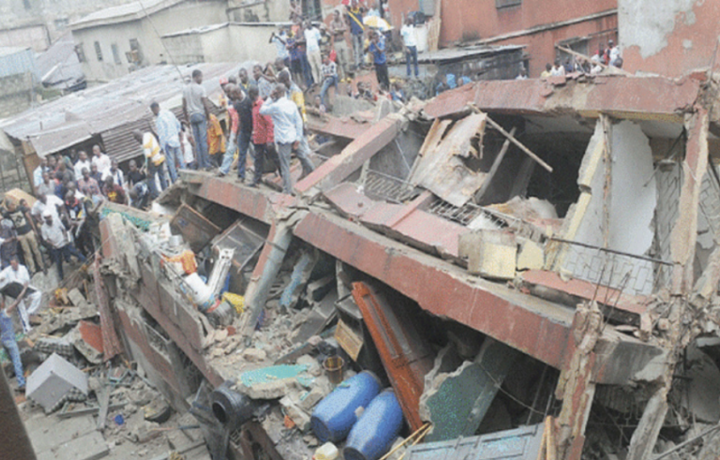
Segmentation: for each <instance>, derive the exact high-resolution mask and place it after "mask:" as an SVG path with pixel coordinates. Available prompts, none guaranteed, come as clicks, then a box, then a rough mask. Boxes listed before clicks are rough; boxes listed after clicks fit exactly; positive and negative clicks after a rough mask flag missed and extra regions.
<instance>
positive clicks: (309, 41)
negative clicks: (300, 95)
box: [304, 21, 322, 84]
mask: <svg viewBox="0 0 720 460" xmlns="http://www.w3.org/2000/svg"><path fill="white" fill-rule="evenodd" d="M304 35H305V50H306V53H307V58H308V62H310V68H311V69H312V76H313V80H315V83H317V84H320V82H322V79H321V77H322V74H321V73H320V70H321V69H320V68H321V66H322V57H321V56H320V39H321V38H322V36H321V35H320V31H319V30H318V28H317V27H315V26H314V25H313V24H312V23H311V22H310V21H308V22H307V23H306V24H305V33H304Z"/></svg>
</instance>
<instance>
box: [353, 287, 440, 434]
mask: <svg viewBox="0 0 720 460" xmlns="http://www.w3.org/2000/svg"><path fill="white" fill-rule="evenodd" d="M352 295H353V298H354V299H355V302H356V303H357V305H358V307H360V311H361V312H362V315H363V320H364V321H365V325H366V326H367V328H368V331H369V332H370V335H371V336H372V338H373V342H374V343H375V347H376V348H377V350H378V353H379V354H380V359H381V360H382V362H383V365H384V366H385V370H386V371H387V374H388V377H389V378H390V383H391V384H392V386H393V388H394V389H395V395H396V396H397V397H398V401H399V402H400V406H401V407H402V409H403V413H404V414H405V418H406V419H407V420H408V422H409V423H410V427H411V428H412V431H415V430H418V429H419V428H420V427H421V426H422V425H423V421H422V419H421V418H420V412H419V402H420V396H421V395H422V392H423V388H424V387H425V382H424V379H425V374H427V373H428V372H430V370H431V369H432V367H433V360H434V354H433V352H432V349H431V348H430V347H429V344H428V343H427V341H425V340H423V338H422V337H421V336H420V333H419V331H418V330H417V329H416V328H415V327H414V325H413V324H412V321H411V320H410V319H411V315H408V314H407V311H406V309H405V308H404V306H402V305H393V306H390V305H389V304H388V301H387V300H386V299H385V297H384V296H383V295H382V294H381V293H379V292H378V291H377V289H375V288H373V287H371V286H369V285H367V284H365V283H361V282H358V283H353V292H352Z"/></svg>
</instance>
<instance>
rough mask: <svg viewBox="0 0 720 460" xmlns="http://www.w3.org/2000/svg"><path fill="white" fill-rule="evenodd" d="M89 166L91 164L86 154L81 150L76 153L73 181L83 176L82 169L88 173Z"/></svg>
mask: <svg viewBox="0 0 720 460" xmlns="http://www.w3.org/2000/svg"><path fill="white" fill-rule="evenodd" d="M91 164H92V163H91V162H90V160H88V157H87V153H85V152H84V151H82V150H81V151H80V152H78V161H77V163H75V166H74V167H73V170H74V171H75V180H77V179H80V178H81V177H82V176H83V173H82V171H83V169H87V170H88V171H90V165H91ZM98 171H99V169H98Z"/></svg>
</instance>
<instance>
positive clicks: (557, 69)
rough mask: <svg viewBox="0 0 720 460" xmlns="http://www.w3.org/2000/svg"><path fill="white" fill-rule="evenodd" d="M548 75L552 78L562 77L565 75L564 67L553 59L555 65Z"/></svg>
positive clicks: (557, 60)
mask: <svg viewBox="0 0 720 460" xmlns="http://www.w3.org/2000/svg"><path fill="white" fill-rule="evenodd" d="M550 75H551V76H553V77H562V76H563V75H565V67H563V66H562V65H561V64H560V59H555V65H553V68H552V70H551V71H550Z"/></svg>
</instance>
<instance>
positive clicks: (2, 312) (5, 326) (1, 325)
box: [0, 294, 25, 391]
mask: <svg viewBox="0 0 720 460" xmlns="http://www.w3.org/2000/svg"><path fill="white" fill-rule="evenodd" d="M18 304H19V301H18V300H15V302H13V303H12V304H11V305H7V304H6V302H5V296H4V295H1V294H0V342H1V343H2V344H3V347H5V350H7V353H8V355H9V356H10V360H11V361H12V363H13V368H14V369H15V380H17V384H18V390H20V391H24V390H25V371H24V370H23V365H22V360H21V359H20V350H19V349H18V346H17V342H16V341H15V326H13V320H12V318H11V317H10V313H11V312H12V311H13V310H14V309H15V308H16V307H17V306H18Z"/></svg>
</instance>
